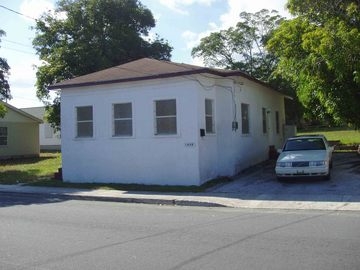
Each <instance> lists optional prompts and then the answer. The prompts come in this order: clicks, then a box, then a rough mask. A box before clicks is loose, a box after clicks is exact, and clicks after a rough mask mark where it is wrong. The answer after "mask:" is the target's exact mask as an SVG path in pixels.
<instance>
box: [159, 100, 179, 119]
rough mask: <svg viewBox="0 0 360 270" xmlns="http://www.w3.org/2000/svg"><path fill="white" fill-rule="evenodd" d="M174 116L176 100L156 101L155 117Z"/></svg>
mask: <svg viewBox="0 0 360 270" xmlns="http://www.w3.org/2000/svg"><path fill="white" fill-rule="evenodd" d="M169 115H176V100H175V99H168V100H157V101H156V116H169Z"/></svg>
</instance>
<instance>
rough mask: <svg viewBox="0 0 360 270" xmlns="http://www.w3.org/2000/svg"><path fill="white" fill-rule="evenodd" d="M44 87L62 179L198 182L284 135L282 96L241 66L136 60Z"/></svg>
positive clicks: (262, 155) (246, 161)
mask: <svg viewBox="0 0 360 270" xmlns="http://www.w3.org/2000/svg"><path fill="white" fill-rule="evenodd" d="M50 89H52V90H55V89H56V90H58V89H60V90H61V139H62V169H63V170H62V172H63V179H64V181H69V182H113V183H140V184H161V185H201V184H202V183H204V182H206V181H208V180H210V179H213V178H216V177H219V176H232V175H234V174H236V173H238V172H239V171H241V170H243V169H245V168H248V167H249V166H251V165H254V164H257V163H259V162H262V161H264V160H266V159H268V157H269V148H270V146H271V149H277V148H280V147H281V146H282V144H283V141H284V134H283V132H284V130H283V126H284V124H285V111H284V98H286V97H285V96H284V95H283V94H281V93H279V92H277V91H275V90H273V89H271V88H270V87H269V86H268V85H267V84H265V83H263V82H260V81H258V80H256V79H254V78H252V77H250V76H249V75H247V74H244V73H242V72H240V71H229V70H220V69H213V68H204V67H198V66H193V65H187V64H178V63H172V62H167V61H158V60H154V59H148V58H144V59H140V60H137V61H133V62H130V63H127V64H124V65H120V66H116V67H113V68H109V69H106V70H102V71H99V72H95V73H92V74H88V75H85V76H80V77H77V78H74V79H71V80H67V81H63V82H60V83H58V84H55V85H52V86H51V87H50Z"/></svg>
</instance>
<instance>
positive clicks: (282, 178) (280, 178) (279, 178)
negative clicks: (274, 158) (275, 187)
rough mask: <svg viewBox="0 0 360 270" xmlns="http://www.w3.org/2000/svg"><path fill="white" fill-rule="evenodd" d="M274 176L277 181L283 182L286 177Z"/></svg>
mask: <svg viewBox="0 0 360 270" xmlns="http://www.w3.org/2000/svg"><path fill="white" fill-rule="evenodd" d="M276 178H277V180H278V181H279V182H285V181H286V180H287V178H286V177H283V176H276Z"/></svg>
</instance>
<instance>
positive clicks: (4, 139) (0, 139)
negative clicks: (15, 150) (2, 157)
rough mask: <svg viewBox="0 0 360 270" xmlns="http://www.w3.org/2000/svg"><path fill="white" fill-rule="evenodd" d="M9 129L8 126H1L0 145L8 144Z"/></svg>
mask: <svg viewBox="0 0 360 270" xmlns="http://www.w3.org/2000/svg"><path fill="white" fill-rule="evenodd" d="M7 137H8V130H7V127H0V145H7Z"/></svg>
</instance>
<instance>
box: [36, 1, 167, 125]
mask: <svg viewBox="0 0 360 270" xmlns="http://www.w3.org/2000/svg"><path fill="white" fill-rule="evenodd" d="M154 26H155V20H154V18H153V15H152V13H151V11H150V10H149V9H147V8H146V7H145V6H143V5H142V4H141V3H140V2H139V1H138V0H103V1H98V0H59V1H58V2H57V8H56V11H55V14H52V13H50V12H48V13H45V14H44V15H43V16H42V17H41V18H40V19H39V20H37V22H36V26H35V30H36V36H35V38H34V40H33V45H34V48H35V49H36V51H37V54H38V55H39V57H40V59H41V60H42V61H43V64H42V65H41V66H39V67H38V70H37V73H36V76H37V81H36V87H37V95H38V97H39V98H40V99H43V100H45V99H47V98H49V91H48V89H47V87H48V86H49V85H51V84H54V83H56V82H59V81H62V80H65V79H71V78H73V77H76V76H81V75H84V74H88V73H91V72H96V71H99V70H102V69H105V68H109V67H112V66H115V65H120V64H123V63H126V62H129V61H132V60H136V59H139V58H142V57H152V58H156V59H165V60H169V59H170V57H171V51H172V48H171V47H170V45H169V44H168V43H167V42H166V41H164V40H163V39H161V38H159V36H156V38H155V40H150V39H146V37H147V36H148V34H149V31H150V29H151V28H152V27H154ZM59 102H60V99H59V98H58V97H56V98H55V100H54V104H53V105H52V106H51V107H52V108H50V107H49V109H50V110H49V111H48V113H49V119H50V121H51V122H52V123H54V124H56V125H57V126H59V123H60V115H59V112H60V107H59V104H60V103H59Z"/></svg>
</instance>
